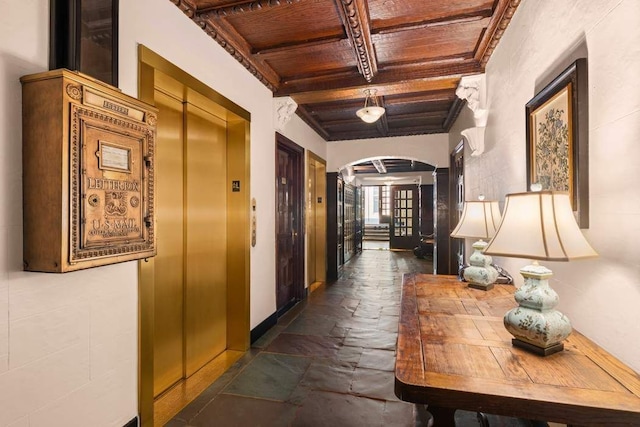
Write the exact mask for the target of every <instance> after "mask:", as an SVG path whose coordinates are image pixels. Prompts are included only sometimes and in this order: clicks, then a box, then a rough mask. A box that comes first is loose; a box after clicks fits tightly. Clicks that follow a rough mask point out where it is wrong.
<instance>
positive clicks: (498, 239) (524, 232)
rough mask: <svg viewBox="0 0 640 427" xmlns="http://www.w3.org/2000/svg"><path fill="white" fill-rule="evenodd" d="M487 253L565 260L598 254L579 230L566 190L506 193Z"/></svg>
mask: <svg viewBox="0 0 640 427" xmlns="http://www.w3.org/2000/svg"><path fill="white" fill-rule="evenodd" d="M484 253H485V254H488V255H497V256H506V257H516V258H529V259H537V260H549V261H569V260H572V259H578V258H590V257H596V256H598V254H597V253H596V251H594V250H593V248H592V247H591V245H589V243H588V242H587V240H586V239H585V238H584V236H583V235H582V233H581V232H580V228H579V227H578V224H577V223H576V220H575V218H574V216H573V212H572V210H571V203H570V201H569V194H568V193H566V192H555V191H540V192H529V193H514V194H508V195H507V197H506V200H505V206H504V214H503V217H502V222H501V223H500V226H499V227H498V231H497V233H496V235H495V236H494V237H493V239H492V240H491V241H490V242H489V245H488V246H487V248H486V249H485V251H484Z"/></svg>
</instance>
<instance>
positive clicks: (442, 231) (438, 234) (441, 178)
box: [433, 168, 457, 274]
mask: <svg viewBox="0 0 640 427" xmlns="http://www.w3.org/2000/svg"><path fill="white" fill-rule="evenodd" d="M449 195H450V192H449V169H448V168H441V169H437V170H436V172H435V174H434V176H433V231H434V244H433V272H434V274H455V273H457V272H452V271H451V262H450V259H451V257H450V245H451V237H450V236H449V234H450V233H451V231H450V224H449V201H450V200H449Z"/></svg>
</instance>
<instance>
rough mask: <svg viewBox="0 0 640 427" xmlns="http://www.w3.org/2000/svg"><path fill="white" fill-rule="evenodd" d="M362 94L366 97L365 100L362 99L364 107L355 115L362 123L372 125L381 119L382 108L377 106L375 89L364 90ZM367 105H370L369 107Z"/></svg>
mask: <svg viewBox="0 0 640 427" xmlns="http://www.w3.org/2000/svg"><path fill="white" fill-rule="evenodd" d="M364 94H365V95H366V98H365V99H364V107H362V108H361V109H359V110H358V111H356V114H357V115H358V117H360V118H361V119H362V121H364V122H367V123H373V122H375V121H377V120H378V119H379V118H380V117H382V115H383V114H384V108H382V107H381V106H379V105H378V98H376V90H375V89H365V91H364ZM369 103H371V104H372V105H369Z"/></svg>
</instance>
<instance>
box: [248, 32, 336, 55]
mask: <svg viewBox="0 0 640 427" xmlns="http://www.w3.org/2000/svg"><path fill="white" fill-rule="evenodd" d="M347 40H348V39H346V38H344V37H323V38H318V39H313V40H305V41H301V42H293V43H287V44H282V45H278V46H269V47H266V48H263V49H254V50H253V52H252V53H253V54H254V55H263V56H268V55H277V54H280V53H287V52H290V51H292V50H296V49H306V48H310V47H314V46H321V45H324V44H331V43H340V42H346V41H347Z"/></svg>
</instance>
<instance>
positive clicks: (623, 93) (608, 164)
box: [450, 0, 640, 371]
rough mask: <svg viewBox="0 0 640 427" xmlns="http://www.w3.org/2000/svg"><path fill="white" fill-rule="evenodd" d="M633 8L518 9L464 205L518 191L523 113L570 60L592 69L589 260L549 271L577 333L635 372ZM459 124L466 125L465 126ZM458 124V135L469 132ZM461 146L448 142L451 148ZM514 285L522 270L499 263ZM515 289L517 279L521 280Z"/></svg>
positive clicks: (499, 56)
mask: <svg viewBox="0 0 640 427" xmlns="http://www.w3.org/2000/svg"><path fill="white" fill-rule="evenodd" d="M638 22H640V2H639V1H637V0H607V1H591V0H563V1H552V0H525V1H523V2H522V4H521V5H520V7H519V8H518V10H517V12H516V14H515V16H514V17H513V20H512V22H511V24H510V26H509V28H508V29H507V31H506V32H505V34H504V36H503V38H502V40H501V41H500V44H499V45H498V47H497V49H496V51H495V52H494V53H493V56H492V57H491V60H490V61H489V63H488V65H487V69H486V73H487V96H488V103H489V111H490V113H489V121H488V124H487V132H486V151H485V154H483V155H482V156H481V157H470V156H465V163H466V167H465V186H466V192H467V194H466V196H467V199H469V198H473V197H475V196H477V195H478V193H480V192H482V193H484V194H486V195H487V197H490V198H497V199H499V200H502V201H503V200H504V196H505V194H507V193H511V192H517V191H524V190H525V186H526V171H525V110H524V106H525V104H526V103H527V102H528V101H529V100H530V99H531V98H532V97H533V96H534V95H535V93H536V92H537V91H538V90H540V89H541V88H542V87H544V86H545V85H546V84H547V83H548V82H549V81H550V80H551V79H552V78H553V77H554V76H555V75H557V74H558V73H559V72H560V71H562V70H563V69H564V68H566V66H568V65H569V64H570V63H571V62H573V61H574V60H575V59H576V58H577V57H580V56H588V62H589V173H590V180H589V185H590V194H589V198H590V213H591V225H590V228H589V229H588V230H583V233H584V235H585V236H586V237H587V239H588V240H589V241H590V242H591V243H592V245H593V247H594V248H595V250H596V251H597V252H599V254H600V257H599V258H598V259H596V260H585V261H575V262H569V263H546V264H547V265H548V266H549V267H550V268H551V269H552V270H554V273H555V276H554V278H553V280H552V286H553V287H554V288H555V289H556V291H557V292H558V294H559V295H560V299H561V300H560V305H559V309H560V310H561V311H563V312H565V313H566V314H567V315H568V316H569V317H570V318H571V320H572V322H573V325H574V327H575V328H576V329H578V330H580V331H581V332H582V333H583V334H585V335H586V336H588V337H589V338H591V339H593V340H594V341H596V342H597V343H598V344H600V345H601V346H603V347H604V348H605V349H607V350H608V351H609V352H611V353H613V354H614V355H615V356H617V357H618V358H620V359H621V360H622V361H624V362H625V363H627V364H629V365H630V366H631V367H632V368H634V369H635V370H636V371H640V344H638V337H640V315H639V314H638V313H639V311H638V307H639V306H640V281H639V280H638V277H639V276H640V274H639V273H640V263H639V262H638V257H637V254H636V253H635V251H634V249H635V246H637V242H638V240H640V191H638V189H637V183H638V182H640V168H638V161H637V159H638V158H640V144H638V141H637V140H638V135H640V97H639V96H638V94H640V79H638V78H637V76H638V75H640V27H639V26H638ZM462 120H464V119H462ZM468 126H469V125H468V124H467V123H461V124H460V125H456V127H455V128H454V129H455V130H456V131H458V132H459V130H461V129H464V128H465V127H468ZM456 139H457V140H459V137H458V136H456V135H451V137H450V140H451V141H454V140H456ZM498 261H499V263H500V264H502V265H503V266H505V267H506V268H507V269H508V270H509V271H510V272H511V273H512V274H514V276H518V274H517V272H518V270H519V268H521V267H522V266H523V265H525V263H526V261H525V260H520V259H506V258H505V259H500V260H498ZM518 280H519V282H521V279H520V278H519V277H518Z"/></svg>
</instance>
